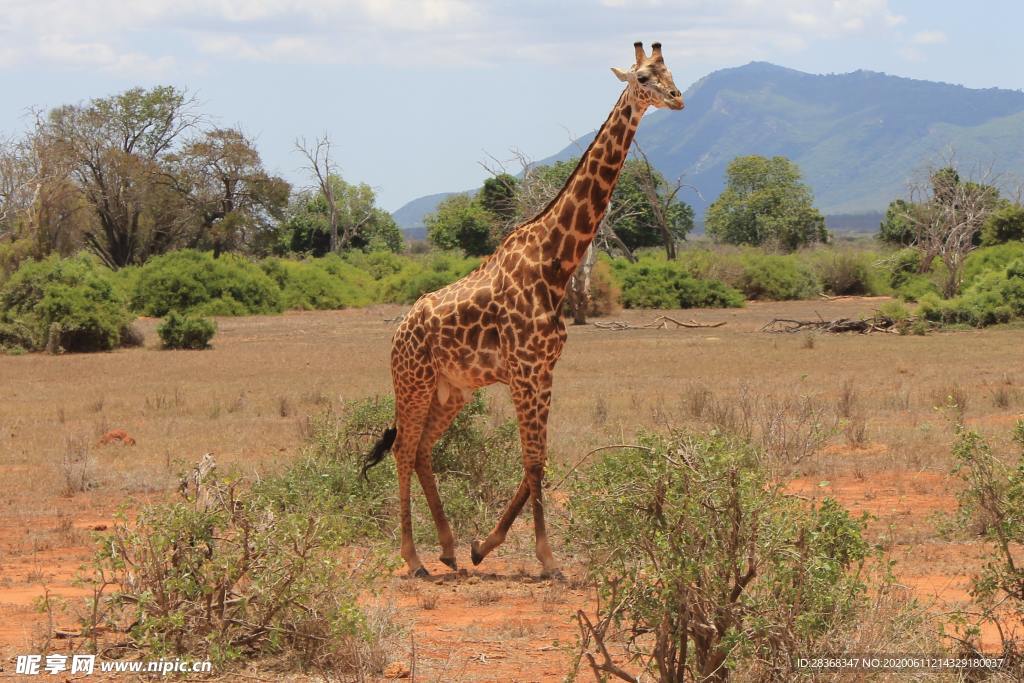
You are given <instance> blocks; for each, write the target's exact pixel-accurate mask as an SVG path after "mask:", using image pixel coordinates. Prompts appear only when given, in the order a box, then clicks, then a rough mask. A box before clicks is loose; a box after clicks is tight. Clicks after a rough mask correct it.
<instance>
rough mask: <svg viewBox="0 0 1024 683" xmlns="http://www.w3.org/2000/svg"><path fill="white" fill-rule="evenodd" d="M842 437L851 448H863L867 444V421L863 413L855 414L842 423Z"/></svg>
mask: <svg viewBox="0 0 1024 683" xmlns="http://www.w3.org/2000/svg"><path fill="white" fill-rule="evenodd" d="M841 424H842V427H843V436H845V437H846V443H847V445H849V446H850V447H851V448H864V447H865V446H866V445H867V443H868V421H867V418H866V417H865V416H864V414H863V413H859V412H858V413H856V414H854V415H851V416H850V417H848V418H847V419H845V420H843V421H842V423H841Z"/></svg>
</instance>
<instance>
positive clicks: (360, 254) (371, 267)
mask: <svg viewBox="0 0 1024 683" xmlns="http://www.w3.org/2000/svg"><path fill="white" fill-rule="evenodd" d="M344 258H345V262H346V263H350V264H351V265H353V266H355V267H356V268H358V269H359V270H362V271H364V272H366V273H369V275H370V277H372V278H373V279H374V280H383V279H384V278H386V277H387V276H388V275H394V274H395V273H397V272H399V271H401V270H402V268H404V267H405V264H406V262H407V261H408V257H402V256H399V255H398V254H396V253H394V252H391V251H371V252H365V251H350V252H347V253H346V254H345V257H344Z"/></svg>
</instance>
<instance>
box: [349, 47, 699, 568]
mask: <svg viewBox="0 0 1024 683" xmlns="http://www.w3.org/2000/svg"><path fill="white" fill-rule="evenodd" d="M634 48H635V52H636V62H635V63H634V64H633V65H632V66H631V67H629V69H612V71H613V72H614V73H615V75H616V76H617V77H618V78H619V79H620V80H622V81H624V82H625V83H626V88H625V90H624V91H623V92H622V95H621V96H620V97H619V99H618V101H617V102H616V103H615V106H614V107H613V108H612V111H611V113H610V114H609V115H608V118H607V120H605V122H604V124H603V125H602V126H601V128H600V130H599V131H598V133H597V135H596V136H595V137H594V140H593V142H591V144H590V147H589V148H588V149H587V151H586V153H584V155H583V157H582V158H581V159H580V162H579V164H578V165H577V166H576V169H575V170H574V171H573V172H572V175H571V176H570V177H569V179H568V181H566V183H565V185H564V186H563V187H562V189H561V191H560V192H559V193H558V195H557V196H556V197H555V198H554V199H553V200H551V202H550V203H549V204H548V205H547V207H545V208H544V209H543V210H542V211H541V212H540V213H539V214H538V215H537V216H536V217H534V218H533V219H532V220H529V221H527V222H525V223H523V224H522V225H520V226H519V227H518V228H516V229H515V230H513V231H512V232H511V233H509V235H508V236H507V237H506V238H505V239H504V240H503V241H502V243H501V245H500V246H499V247H498V248H497V250H496V251H495V252H494V254H493V255H492V256H491V257H490V258H488V259H487V260H486V261H485V262H484V263H482V264H481V265H480V267H478V268H477V269H476V270H474V271H473V272H471V273H470V274H469V275H467V276H466V277H464V278H462V279H461V280H458V281H457V282H454V283H452V284H450V285H448V286H447V287H443V288H442V289H439V290H437V291H436V292H431V293H428V294H424V295H423V296H422V297H420V298H419V300H417V301H416V303H415V304H413V306H412V309H410V311H409V313H408V314H407V315H406V316H405V318H404V319H403V320H402V322H401V323H400V324H399V326H398V329H397V330H396V331H395V335H394V338H393V340H392V349H391V377H392V381H393V383H394V389H395V427H394V428H393V429H390V430H388V432H387V433H385V435H384V436H383V437H382V438H381V440H380V441H379V442H378V443H377V445H376V446H375V447H374V449H373V451H372V452H371V453H370V454H369V455H368V456H367V458H366V462H365V463H364V468H363V471H364V474H365V472H366V469H368V468H369V467H371V466H372V465H374V464H375V463H376V462H378V461H380V460H381V459H382V458H383V457H384V454H385V453H386V452H387V450H388V449H389V448H390V449H391V450H392V451H393V452H394V455H395V461H396V464H397V470H398V494H399V503H400V513H399V514H400V521H401V531H402V544H401V553H402V558H403V559H404V560H405V562H406V565H407V566H408V569H409V572H410V573H411V574H413V575H414V576H425V575H427V570H426V568H425V567H424V566H423V564H422V562H420V559H419V556H418V555H417V554H416V547H415V544H414V543H413V537H412V513H411V507H410V505H411V504H410V487H411V483H412V474H413V472H415V473H416V475H417V478H418V479H419V482H420V485H421V486H422V487H423V493H424V495H425V497H426V500H427V505H428V506H429V508H430V512H431V515H432V517H433V519H434V523H435V525H436V526H437V535H438V542H439V543H440V545H441V557H440V559H441V561H442V562H444V564H446V565H447V566H448V567H450V568H452V569H456V568H457V566H458V564H457V562H456V559H455V537H454V535H453V534H452V531H451V527H450V526H449V524H448V520H447V518H446V517H445V514H444V508H443V506H442V503H441V499H440V496H439V495H438V491H437V483H436V481H435V479H434V472H433V469H432V464H431V451H432V449H433V447H434V444H435V443H436V442H437V440H438V439H439V438H440V437H441V435H442V434H444V432H445V431H446V430H447V429H448V427H449V426H450V425H451V423H452V420H454V419H455V416H456V415H457V414H458V413H459V411H460V410H461V409H462V407H463V406H464V405H465V404H466V401H468V400H469V398H470V397H471V396H472V393H473V391H474V390H476V389H478V388H480V387H484V386H487V385H490V384H495V383H499V382H500V383H502V384H505V385H507V386H508V388H509V392H510V393H511V396H512V402H513V404H514V405H515V409H516V417H517V418H518V421H519V437H520V441H521V442H522V449H523V470H524V474H523V480H522V482H521V483H520V484H519V487H518V489H517V490H516V492H515V494H514V495H513V497H512V500H510V501H509V503H508V506H507V507H506V509H505V511H504V512H503V513H502V515H501V516H500V517H499V519H498V521H497V523H496V524H495V526H494V529H493V530H492V531H491V532H490V533H489V534H488V535H487V537H486V538H484V539H483V540H476V541H473V543H472V544H471V547H470V558H471V560H472V562H473V564H479V563H480V562H482V561H483V559H484V558H485V557H486V556H487V554H488V553H490V552H491V551H492V550H494V548H495V547H497V546H498V545H500V544H501V543H502V542H503V541H504V540H505V536H506V534H507V533H508V530H509V528H510V527H511V526H512V523H513V522H514V521H515V519H516V517H517V516H518V515H519V512H520V511H521V510H522V508H523V506H524V505H525V504H526V501H527V500H530V501H531V503H532V506H533V520H534V533H535V536H536V554H537V559H538V560H540V562H541V565H542V566H543V569H544V574H545V575H557V574H558V573H559V571H558V565H557V564H556V563H555V559H554V556H553V555H552V553H551V547H550V544H549V543H548V539H547V531H546V528H545V524H544V505H543V496H542V489H541V480H542V478H543V476H544V464H545V461H546V455H547V454H546V449H547V421H548V411H549V409H550V405H551V383H552V373H553V371H554V367H555V363H556V362H557V361H558V358H559V356H560V355H561V353H562V347H563V345H564V344H565V339H566V332H565V325H564V323H563V322H562V318H561V308H562V301H563V299H564V298H565V291H566V286H567V284H568V281H569V278H570V277H571V276H572V274H573V272H574V271H575V270H576V267H577V266H578V265H579V263H580V261H581V260H582V259H583V257H584V254H585V253H586V251H587V248H588V247H589V246H590V243H591V241H593V239H594V235H595V233H596V232H597V228H598V226H599V224H600V223H601V219H602V218H603V217H604V214H605V211H606V210H607V209H608V203H609V201H610V200H611V195H612V190H614V189H615V184H616V182H618V178H619V172H620V171H621V170H622V165H623V164H624V163H625V161H626V156H627V154H628V152H629V147H630V144H631V143H632V141H633V136H634V135H635V134H636V130H637V126H639V124H640V119H641V118H642V117H643V115H644V112H646V111H647V109H648V108H650V107H657V108H668V109H682V108H683V99H682V95H681V94H680V92H679V90H678V89H677V88H676V85H675V83H674V82H673V80H672V73H671V72H670V71H669V70H668V67H666V66H665V61H664V59H663V57H662V54H661V44H660V43H654V44H653V45H652V51H651V54H650V56H648V55H647V54H646V53H645V52H644V49H643V45H642V44H641V43H635V44H634Z"/></svg>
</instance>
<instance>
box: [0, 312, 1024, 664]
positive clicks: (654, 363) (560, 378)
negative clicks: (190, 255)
mask: <svg viewBox="0 0 1024 683" xmlns="http://www.w3.org/2000/svg"><path fill="white" fill-rule="evenodd" d="M878 305H879V300H877V299H844V300H836V301H818V302H806V301H805V302H789V303H753V304H748V306H747V307H746V308H744V309H737V310H716V311H698V312H683V313H681V314H678V315H680V316H682V317H683V318H688V317H698V318H699V319H700V320H702V321H708V322H716V321H726V323H727V324H726V325H725V326H723V327H720V328H714V329H688V330H655V329H646V330H630V331H605V330H599V329H597V328H595V327H592V326H587V327H574V328H570V331H569V342H568V344H567V346H566V349H565V352H564V354H563V357H562V360H561V362H560V363H559V366H558V369H557V371H556V375H555V390H554V398H553V406H552V413H551V422H550V429H549V433H550V452H551V458H552V460H553V461H554V462H556V463H560V464H561V465H562V466H563V470H564V467H565V466H569V465H572V464H573V463H576V462H577V461H578V460H579V459H580V457H581V456H583V455H584V454H585V453H587V452H588V451H589V450H590V449H593V448H595V447H598V446H602V445H606V444H614V443H628V442H630V440H631V439H632V438H633V435H634V433H635V432H636V430H637V429H639V428H653V429H665V428H669V427H685V426H693V427H709V426H725V427H729V428H732V429H737V428H738V429H741V430H742V429H748V428H749V429H751V431H752V433H756V434H758V435H762V434H763V433H767V432H770V433H771V434H772V435H771V436H768V437H763V436H758V438H762V439H767V441H766V443H768V445H769V446H773V447H779V448H780V450H781V448H782V446H785V453H786V454H785V455H783V456H780V458H779V462H778V467H779V476H780V477H783V476H784V477H786V479H787V481H788V480H790V479H792V483H790V484H788V489H789V490H790V491H791V492H793V493H796V494H799V495H803V496H806V497H809V498H821V497H824V496H831V497H834V498H836V499H838V500H839V501H840V502H841V503H843V504H844V505H846V506H847V507H849V508H850V509H851V510H853V511H854V512H860V511H867V512H869V513H871V514H872V515H873V518H872V520H871V522H870V524H869V533H870V537H871V539H872V540H873V541H874V542H876V543H880V544H882V546H883V547H884V548H885V549H886V551H887V552H888V553H889V556H890V557H891V558H892V559H893V560H895V561H896V564H895V573H896V575H897V577H898V581H899V582H900V583H902V584H904V585H906V586H908V587H910V588H911V589H912V590H913V592H914V593H915V594H916V595H917V596H918V597H919V598H920V599H921V600H922V601H924V603H925V604H927V605H930V606H931V608H932V609H933V610H934V611H935V612H937V613H939V612H944V611H947V610H950V609H953V608H955V607H956V606H958V605H961V604H964V603H965V601H966V600H967V599H968V594H967V588H968V580H969V576H970V574H971V573H972V572H973V571H975V570H976V569H977V568H978V567H979V566H980V562H981V553H982V548H981V546H980V545H979V544H978V543H976V542H973V541H970V540H947V539H945V538H944V537H943V536H942V535H941V534H940V533H939V531H938V524H939V520H938V516H937V514H936V513H941V512H948V511H952V510H953V509H955V506H956V500H955V492H956V488H955V481H954V480H953V479H952V478H951V477H950V475H949V469H950V466H951V457H950V444H951V441H952V426H951V425H952V420H951V413H952V412H955V411H956V410H963V411H964V419H965V421H966V423H967V424H968V425H969V426H972V427H975V428H977V429H979V430H981V431H982V432H984V433H987V434H990V435H992V436H993V437H994V440H995V442H996V443H999V444H1002V443H1005V440H1006V437H1007V435H1008V434H1009V431H1010V428H1011V427H1012V425H1013V422H1014V420H1015V419H1017V418H1020V417H1021V416H1022V413H1024V370H1022V367H1024V366H1022V365H1021V360H1022V356H1021V338H1022V331H1021V330H1020V329H1012V328H1006V327H1001V328H992V329H987V330H970V331H956V332H944V333H933V334H930V335H928V336H923V337H922V336H897V335H886V334H876V335H870V336H863V335H842V336H832V335H829V336H815V337H810V336H806V335H772V334H767V333H763V332H760V328H761V327H762V325H764V323H765V322H767V321H768V320H770V319H771V318H773V317H788V318H814V317H816V316H817V315H818V314H820V315H822V316H824V317H826V318H832V317H841V316H856V315H860V314H870V313H871V312H872V310H873V309H874V308H876V307H877V306H878ZM402 310H403V308H401V307H372V308H367V309H358V310H348V311H330V312H312V313H288V314H285V315H281V316H267V317H249V318H225V319H221V320H220V321H219V324H220V332H219V334H218V336H217V337H216V339H215V340H214V342H215V343H214V348H213V349H212V350H210V351H204V352H188V351H182V352H171V351H159V350H157V349H156V348H155V346H156V344H157V339H156V335H155V333H154V327H155V321H153V320H143V321H142V322H141V323H140V324H141V326H142V328H143V330H144V331H145V333H146V338H147V344H146V347H145V348H140V349H128V350H121V351H117V352H113V353H102V354H82V355H65V356H48V355H42V354H32V355H25V356H20V357H2V356H0V388H2V391H3V398H4V400H3V401H2V402H0V490H2V491H3V492H4V495H3V497H2V499H0V667H2V669H0V676H3V675H8V673H10V672H13V670H14V663H13V660H14V656H15V655H17V654H27V653H31V652H38V647H39V643H40V642H41V639H42V638H43V637H44V634H45V633H46V631H47V628H48V624H47V623H46V622H47V618H46V616H45V615H43V614H41V613H39V612H38V611H37V610H36V609H35V608H34V603H35V602H36V601H37V599H38V598H39V597H40V596H42V595H44V593H46V592H47V591H48V592H49V594H50V595H52V596H63V597H65V598H73V597H75V596H79V595H81V594H82V593H83V590H82V589H81V588H77V587H76V586H74V585H73V577H74V574H75V572H76V569H77V567H78V566H79V564H80V563H81V562H83V561H84V560H85V559H87V557H88V556H89V554H90V534H91V532H92V531H93V530H103V529H104V528H106V527H108V526H109V525H110V524H111V523H112V518H113V514H114V512H115V510H116V509H117V508H118V506H120V505H122V504H124V503H125V502H126V501H134V502H133V504H134V505H138V504H139V503H140V502H142V501H147V500H155V499H159V498H161V497H167V496H173V495H176V494H175V489H176V486H177V483H178V475H179V474H180V472H182V471H183V470H184V469H185V468H186V467H188V466H190V465H191V464H193V463H194V462H196V461H197V460H198V459H199V458H200V457H201V456H202V454H204V453H207V452H212V453H213V454H214V456H215V457H216V459H217V462H218V465H219V466H222V467H228V466H231V465H234V466H237V467H238V468H239V469H240V470H241V471H242V472H244V473H247V474H250V475H257V474H260V473H265V472H269V471H273V470H274V469H275V468H277V467H279V466H280V465H281V464H282V463H286V462H288V461H289V460H290V459H292V458H294V457H295V456H296V455H297V454H298V453H299V451H300V449H301V448H302V445H303V441H304V437H305V435H306V434H307V432H308V421H307V417H308V416H309V415H312V414H317V413H319V412H321V411H324V410H326V409H328V408H331V407H333V408H336V409H340V407H341V404H342V402H343V401H346V400H350V399H358V398H362V397H365V396H369V395H374V394H384V393H387V392H389V391H390V374H389V368H388V353H389V339H390V335H391V332H392V330H393V328H394V323H393V322H392V321H391V319H393V318H394V317H395V316H397V315H399V314H400V313H401V312H402ZM655 315H656V313H654V312H645V311H626V312H623V313H621V314H618V315H616V316H614V317H615V318H616V319H622V320H628V321H631V322H634V323H644V322H648V321H650V320H651V319H653V318H654V317H655ZM489 395H490V396H492V397H494V399H495V405H496V407H497V408H496V410H497V413H498V417H506V416H509V415H511V414H512V411H511V407H510V405H509V403H508V400H507V397H506V396H505V393H504V388H503V387H495V388H492V389H490V390H489ZM951 398H952V400H951ZM951 403H955V404H957V405H958V406H959V407H958V408H942V407H941V406H944V405H948V404H951ZM810 421H815V422H817V423H820V424H822V425H824V426H825V430H826V431H825V433H824V434H821V433H820V432H818V433H815V434H814V435H810V434H809V433H805V432H804V431H801V430H802V429H803V428H802V427H801V425H802V424H805V423H809V422H810ZM111 429H124V430H125V431H127V432H128V433H129V434H130V435H131V436H132V437H133V438H134V439H135V440H136V441H137V445H135V446H127V447H126V446H120V445H116V444H115V445H108V446H100V445H98V440H99V438H100V437H101V435H103V434H104V433H106V432H108V431H109V430H111ZM783 442H784V443H783ZM801 456H802V457H801ZM582 466H584V467H585V466H586V465H585V464H584V465H582ZM511 493H512V492H511V491H510V492H509V494H511ZM551 498H553V499H554V500H555V501H557V500H558V493H557V491H556V492H553V495H552V496H551ZM552 517H553V518H554V519H553V520H552V525H553V526H554V527H555V530H554V534H555V538H556V539H557V538H558V535H559V532H558V527H559V525H560V520H559V517H558V515H557V514H555V515H552ZM530 527H531V525H530V524H528V523H525V524H524V523H523V522H522V521H520V523H519V524H517V525H516V526H515V527H513V532H512V534H510V537H509V541H508V542H507V543H506V544H505V545H504V546H502V547H501V548H500V549H499V550H497V551H495V553H494V554H493V555H492V556H491V557H489V558H488V559H487V560H486V561H485V563H484V564H482V565H481V566H480V567H479V568H472V565H471V564H470V561H469V546H468V542H469V540H470V539H469V538H463V539H459V541H460V545H459V557H458V560H459V563H460V566H463V567H470V569H469V571H468V575H463V576H456V575H454V574H450V573H449V574H445V573H444V572H445V571H446V570H445V568H444V566H443V565H441V564H440V562H438V561H437V560H436V557H437V550H436V548H435V547H431V546H421V547H420V554H421V557H423V558H424V559H425V560H426V561H427V566H428V568H429V569H430V570H431V572H433V573H434V575H435V578H433V579H431V580H428V581H419V580H411V579H407V578H405V577H403V576H400V575H398V574H396V576H395V577H394V578H393V579H391V580H389V581H388V582H387V583H386V585H385V586H384V588H383V589H382V590H381V591H380V593H379V594H378V595H377V596H375V597H374V598H367V600H368V602H372V603H373V608H374V609H375V610H376V612H377V613H378V614H381V613H382V614H385V615H388V614H390V615H391V618H393V619H395V620H397V621H398V622H399V623H401V624H403V625H404V626H405V627H406V631H405V635H404V636H403V638H402V640H401V642H400V643H399V644H398V645H397V646H396V648H395V651H394V652H393V653H390V656H389V658H390V659H393V660H395V661H400V662H403V663H405V664H406V665H410V664H411V665H413V666H414V667H415V674H416V678H418V679H420V680H430V681H432V680H445V681H450V680H464V681H485V680H495V681H499V680H500V681H511V680H517V681H535V680H536V681H542V680H543V681H546V680H552V681H553V680H561V679H562V678H563V677H564V675H565V674H566V672H567V670H568V669H569V667H570V666H571V663H572V657H573V653H574V652H575V643H576V633H577V631H576V628H575V624H574V622H573V621H572V615H573V613H574V612H575V611H576V610H577V609H579V608H584V609H591V608H592V607H593V600H592V594H591V592H590V591H588V590H587V589H586V588H585V586H584V585H583V584H582V582H581V581H579V580H578V579H579V577H580V576H581V574H582V569H581V568H580V567H579V565H578V564H577V563H575V562H574V560H573V558H572V557H570V556H566V553H565V551H564V550H563V551H562V552H559V550H561V548H560V544H558V543H557V541H556V545H555V550H556V554H557V555H558V556H559V557H560V558H561V559H562V562H563V564H564V565H565V567H566V569H567V570H568V571H567V573H568V576H569V578H568V580H567V581H566V582H565V583H559V582H550V581H542V580H540V579H539V578H537V577H538V575H539V571H540V567H539V565H538V563H537V562H536V560H535V559H534V558H533V552H532V529H531V528H530ZM395 552H396V554H397V543H396V544H395ZM55 618H56V620H57V623H56V624H54V625H56V626H61V625H62V624H61V619H63V618H65V615H63V614H62V613H60V612H59V611H58V613H57V614H56V617H55ZM67 621H68V623H73V622H72V621H71V618H70V617H69V616H68V617H67ZM986 638H987V639H988V641H987V642H986V645H987V646H989V647H994V646H995V641H993V640H992V639H991V638H992V634H988V635H987V636H986ZM67 646H68V641H63V642H61V641H58V642H57V644H56V645H55V646H54V647H55V648H56V649H58V650H59V649H60V648H61V647H67ZM888 651H889V653H891V654H897V653H901V652H903V648H901V647H900V644H899V643H893V644H891V647H890V648H888ZM247 675H248V676H250V677H255V678H261V677H265V678H266V679H267V680H278V679H280V676H279V675H276V674H273V675H265V676H264V675H263V674H261V673H260V672H259V671H250V672H249V673H248V674H247ZM584 675H585V676H589V674H584Z"/></svg>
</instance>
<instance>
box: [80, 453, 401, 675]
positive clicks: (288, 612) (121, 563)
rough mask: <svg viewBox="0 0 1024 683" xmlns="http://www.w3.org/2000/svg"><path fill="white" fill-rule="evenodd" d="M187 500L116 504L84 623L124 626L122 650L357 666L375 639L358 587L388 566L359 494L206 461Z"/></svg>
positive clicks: (93, 627) (217, 660) (91, 628)
mask: <svg viewBox="0 0 1024 683" xmlns="http://www.w3.org/2000/svg"><path fill="white" fill-rule="evenodd" d="M186 481H189V482H191V483H190V484H189V485H187V486H185V485H183V495H184V500H182V501H178V502H170V503H163V504H158V505H150V506H145V507H143V508H141V510H139V512H138V515H137V517H136V518H135V520H134V521H130V520H129V518H128V516H127V514H125V513H121V514H120V515H119V516H118V517H117V518H116V520H115V522H114V525H113V528H112V531H111V532H110V533H109V534H108V535H106V536H105V537H103V538H102V540H101V541H100V543H99V544H98V547H97V551H96V554H95V557H94V559H93V563H92V570H91V573H89V574H88V575H86V576H84V577H82V580H83V582H84V583H85V584H86V585H87V586H90V587H92V588H93V590H94V597H93V599H92V601H91V603H92V604H91V605H90V609H89V615H88V616H87V617H86V618H85V619H84V620H83V621H84V623H83V627H84V631H85V632H86V633H87V634H88V635H90V636H91V637H92V638H93V641H94V643H93V645H94V646H95V645H96V642H95V641H96V638H97V636H98V634H99V631H100V630H101V627H107V628H113V629H116V630H119V631H123V632H124V633H126V634H127V639H128V640H127V643H126V645H125V646H124V648H123V649H122V652H125V653H128V652H131V651H135V652H137V653H138V656H139V657H140V658H154V657H166V656H188V657H191V658H197V659H209V660H211V661H213V662H214V664H215V666H217V667H218V668H223V667H227V666H229V665H231V664H232V663H235V662H238V661H241V660H245V659H251V658H256V657H263V656H273V657H275V658H282V659H285V660H287V661H289V662H291V663H292V665H294V666H299V667H301V668H304V669H306V668H316V669H321V670H331V671H342V672H345V671H348V672H352V671H358V670H361V668H362V666H363V662H362V658H363V655H362V654H361V653H362V652H364V650H365V647H364V645H363V644H365V643H368V642H369V641H370V640H371V639H372V633H371V631H370V629H368V628H367V625H368V619H367V615H366V614H365V613H364V612H363V611H362V610H361V609H360V608H359V606H358V604H357V602H356V597H357V596H358V594H359V592H360V591H361V590H362V589H363V588H365V587H367V586H368V585H369V582H370V581H371V580H372V579H373V578H375V577H376V576H377V575H379V574H380V573H382V572H384V571H386V570H387V568H388V567H387V565H386V564H385V563H384V562H383V561H382V560H381V559H379V558H378V557H377V556H376V555H375V554H373V553H372V552H367V551H365V550H358V549H357V548H356V547H355V546H353V545H351V544H352V541H353V540H354V539H359V538H362V535H363V534H364V533H365V526H364V525H363V523H362V522H361V521H359V517H358V514H359V512H360V511H361V508H362V505H361V504H360V503H361V501H359V500H358V499H354V500H353V499H347V500H338V499H337V498H333V497H331V496H329V495H328V491H326V489H324V488H314V487H309V486H307V487H306V494H305V495H304V496H293V495H291V494H292V492H293V488H292V486H291V485H290V484H291V482H289V481H277V480H275V479H273V478H269V479H265V480H262V481H260V482H257V483H256V484H255V485H254V486H253V487H252V488H243V487H242V486H241V484H240V482H239V481H238V480H234V479H231V478H229V477H224V478H222V477H220V476H218V475H217V473H216V471H215V470H214V469H213V467H212V460H211V461H207V460H204V463H203V465H201V466H200V467H199V468H197V469H196V470H195V471H194V472H193V474H192V475H190V479H188V480H186Z"/></svg>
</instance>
